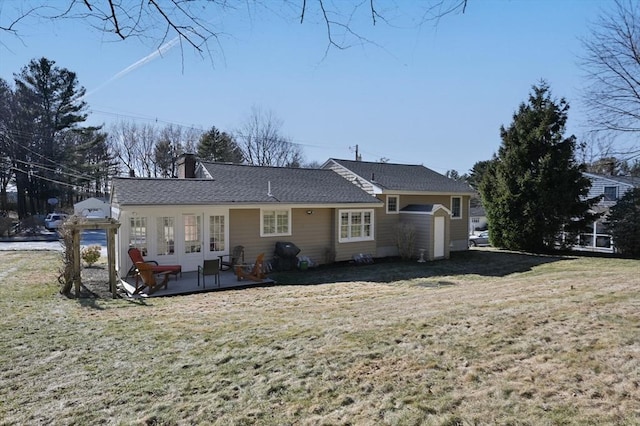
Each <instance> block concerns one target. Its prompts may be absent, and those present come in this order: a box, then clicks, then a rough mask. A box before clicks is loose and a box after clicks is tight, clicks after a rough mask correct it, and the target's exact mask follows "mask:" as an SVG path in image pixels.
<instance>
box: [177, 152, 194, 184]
mask: <svg viewBox="0 0 640 426" xmlns="http://www.w3.org/2000/svg"><path fill="white" fill-rule="evenodd" d="M195 177H196V155H195V154H182V155H181V156H180V158H178V179H193V178H195Z"/></svg>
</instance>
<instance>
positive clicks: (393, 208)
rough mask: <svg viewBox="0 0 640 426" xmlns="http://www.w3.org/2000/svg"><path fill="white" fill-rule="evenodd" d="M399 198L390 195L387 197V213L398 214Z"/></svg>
mask: <svg viewBox="0 0 640 426" xmlns="http://www.w3.org/2000/svg"><path fill="white" fill-rule="evenodd" d="M398 204H399V203H398V196H397V195H388V196H387V213H398Z"/></svg>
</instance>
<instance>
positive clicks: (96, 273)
mask: <svg viewBox="0 0 640 426" xmlns="http://www.w3.org/2000/svg"><path fill="white" fill-rule="evenodd" d="M80 276H81V278H82V286H81V287H80V298H84V299H111V298H112V294H111V289H110V288H109V270H108V269H107V265H102V264H99V265H92V266H91V267H83V268H82V271H81V275H80Z"/></svg>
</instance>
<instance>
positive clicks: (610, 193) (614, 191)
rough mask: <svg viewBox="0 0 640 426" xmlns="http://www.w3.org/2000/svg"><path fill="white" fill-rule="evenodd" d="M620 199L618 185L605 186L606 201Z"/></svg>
mask: <svg viewBox="0 0 640 426" xmlns="http://www.w3.org/2000/svg"><path fill="white" fill-rule="evenodd" d="M617 200H618V187H617V186H605V187H604V201H617Z"/></svg>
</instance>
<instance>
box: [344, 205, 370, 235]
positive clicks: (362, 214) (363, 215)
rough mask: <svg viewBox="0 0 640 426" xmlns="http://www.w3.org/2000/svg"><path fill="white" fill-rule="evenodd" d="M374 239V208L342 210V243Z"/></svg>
mask: <svg viewBox="0 0 640 426" xmlns="http://www.w3.org/2000/svg"><path fill="white" fill-rule="evenodd" d="M370 240H373V210H340V235H339V237H338V241H339V242H341V243H347V242H354V241H370Z"/></svg>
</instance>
